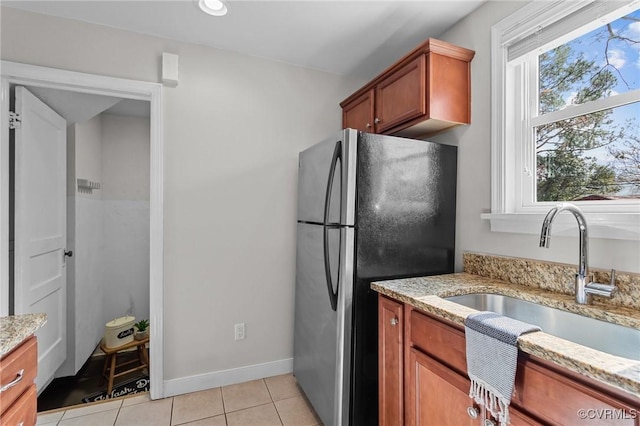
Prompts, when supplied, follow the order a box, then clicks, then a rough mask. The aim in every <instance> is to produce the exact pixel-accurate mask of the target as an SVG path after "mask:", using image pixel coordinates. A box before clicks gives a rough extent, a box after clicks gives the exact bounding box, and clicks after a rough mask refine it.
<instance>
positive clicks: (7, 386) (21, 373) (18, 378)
mask: <svg viewBox="0 0 640 426" xmlns="http://www.w3.org/2000/svg"><path fill="white" fill-rule="evenodd" d="M22 376H24V368H23V369H22V370H20V371H18V374H17V375H16V378H15V379H13V380H12V381H11V382H10V383H7V384H6V385H4V386H2V387H1V388H0V393H2V392H4V391H6V390H8V389H11V388H12V387H14V386H15V385H17V384H18V383H20V382H21V381H22Z"/></svg>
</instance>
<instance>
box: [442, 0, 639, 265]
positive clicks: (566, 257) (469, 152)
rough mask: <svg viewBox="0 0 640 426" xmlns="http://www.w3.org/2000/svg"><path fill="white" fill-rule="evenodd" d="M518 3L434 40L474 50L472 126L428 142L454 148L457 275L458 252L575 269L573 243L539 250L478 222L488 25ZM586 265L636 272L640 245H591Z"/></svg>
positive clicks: (491, 5) (486, 134) (485, 207)
mask: <svg viewBox="0 0 640 426" xmlns="http://www.w3.org/2000/svg"><path fill="white" fill-rule="evenodd" d="M523 4H524V2H521V1H489V2H487V3H486V4H485V5H483V6H482V7H480V8H479V9H477V10H476V11H475V12H473V13H472V14H471V15H469V16H468V17H467V18H465V19H464V20H462V21H460V22H459V23H458V24H457V25H455V26H454V27H452V28H451V29H450V30H448V31H447V32H445V33H444V34H442V35H440V36H439V38H440V39H442V40H445V41H448V42H451V43H455V44H458V45H460V46H463V47H466V48H469V49H473V50H475V51H476V56H475V58H474V59H473V62H472V66H471V70H472V76H471V85H472V86H471V87H472V105H471V123H472V124H471V125H469V126H463V127H458V128H457V129H455V130H454V131H452V132H449V133H445V134H442V135H439V136H437V137H434V138H432V140H434V141H440V142H447V143H454V144H456V145H457V146H458V197H457V198H458V205H457V207H458V211H457V229H456V233H457V237H456V269H457V270H461V269H462V252H464V251H474V252H481V253H491V254H498V255H505V256H514V257H525V258H530V259H540V260H548V261H557V262H562V263H577V261H578V241H577V233H578V231H577V227H576V237H575V238H573V237H559V236H554V237H553V244H552V247H551V248H549V249H544V248H539V247H538V240H539V237H538V236H536V235H525V234H511V233H498V232H491V230H490V228H489V222H488V221H487V220H482V219H480V214H481V213H487V212H489V211H490V209H491V177H490V176H491V167H492V165H491V116H490V107H491V95H490V90H491V74H490V72H491V66H490V63H491V62H490V60H491V49H490V41H491V36H490V29H491V26H492V25H493V24H495V23H496V22H498V21H500V20H501V19H502V18H504V17H505V16H507V15H509V14H510V13H512V12H513V11H515V10H517V9H518V8H520V7H522V5H523ZM589 248H590V253H589V259H590V265H591V266H593V267H599V268H606V269H607V268H615V269H618V270H622V271H629V272H640V262H638V259H640V241H638V240H635V241H630V240H608V239H591V240H590V246H589Z"/></svg>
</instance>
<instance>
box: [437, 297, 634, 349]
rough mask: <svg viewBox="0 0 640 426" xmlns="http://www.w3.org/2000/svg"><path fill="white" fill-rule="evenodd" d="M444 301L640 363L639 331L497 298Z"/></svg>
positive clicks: (513, 299)
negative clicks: (500, 316)
mask: <svg viewBox="0 0 640 426" xmlns="http://www.w3.org/2000/svg"><path fill="white" fill-rule="evenodd" d="M445 299H446V300H449V301H451V302H455V303H458V304H460V305H464V306H467V307H469V308H473V309H477V310H479V311H492V312H496V313H498V314H500V315H504V316H507V317H510V318H514V319H517V320H520V321H524V322H527V323H529V324H535V325H537V326H539V327H540V328H542V331H543V332H545V333H547V334H551V335H553V336H556V337H560V338H562V339H566V340H569V341H572V342H574V343H578V344H581V345H584V346H588V347H590V348H593V349H597V350H599V351H602V352H606V353H608V354H611V355H616V356H620V357H623V358H628V359H633V360H636V361H640V330H636V329H633V328H630V327H624V326H622V325H618V324H613V323H609V322H605V321H600V320H597V319H594V318H589V317H585V316H582V315H578V314H574V313H571V312H566V311H563V310H560V309H556V308H551V307H548V306H544V305H539V304H537V303H532V302H527V301H525V300H520V299H516V298H514V297H509V296H503V295H500V294H487V293H478V294H467V295H464V296H453V297H447V298H445Z"/></svg>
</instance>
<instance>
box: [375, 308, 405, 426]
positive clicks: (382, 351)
mask: <svg viewBox="0 0 640 426" xmlns="http://www.w3.org/2000/svg"><path fill="white" fill-rule="evenodd" d="M403 324H404V318H403V305H402V304H401V303H398V302H395V301H393V300H390V299H387V298H386V297H383V296H378V338H379V340H378V343H379V344H378V412H379V425H380V426H396V425H401V424H403V423H404V421H403V401H404V396H403V380H402V375H403V371H404V369H403V362H402V358H403V353H404V352H403V341H404V339H403Z"/></svg>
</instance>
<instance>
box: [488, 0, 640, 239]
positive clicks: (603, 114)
mask: <svg viewBox="0 0 640 426" xmlns="http://www.w3.org/2000/svg"><path fill="white" fill-rule="evenodd" d="M492 170H493V172H492V173H493V174H492V206H491V207H492V208H491V214H486V215H483V217H484V218H487V219H490V220H491V225H492V230H497V231H501V230H502V231H510V232H527V233H529V232H539V230H540V223H542V219H541V217H540V215H542V214H544V213H546V212H547V211H548V210H549V209H550V208H551V207H552V206H553V205H555V204H557V202H559V201H570V202H572V203H575V204H577V205H579V206H580V208H581V209H582V210H583V211H584V212H585V214H586V215H587V220H588V222H590V225H592V224H596V227H600V228H601V229H600V230H599V231H597V232H596V235H593V233H592V236H601V237H606V238H624V239H637V238H639V237H640V1H601V0H598V1H581V2H563V1H554V2H531V3H529V4H527V5H526V6H524V7H523V8H521V9H520V10H518V11H517V12H516V13H515V14H513V15H511V16H509V17H507V18H506V19H504V20H503V21H501V22H499V23H498V24H496V25H495V26H494V27H493V28H492ZM527 223H529V225H527ZM532 224H533V227H532V226H531V225H532ZM573 225H574V227H575V224H573ZM598 234H599V235H598Z"/></svg>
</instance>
